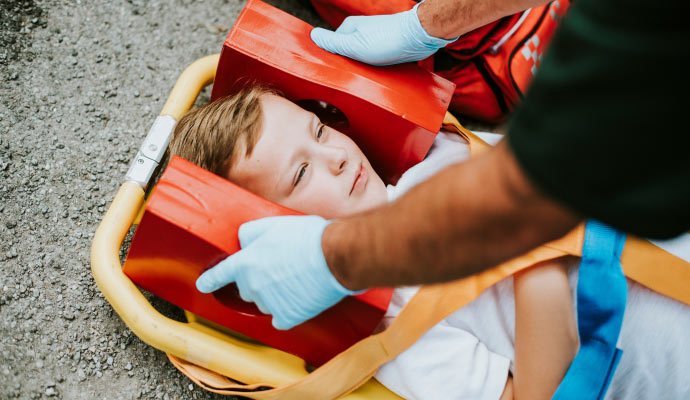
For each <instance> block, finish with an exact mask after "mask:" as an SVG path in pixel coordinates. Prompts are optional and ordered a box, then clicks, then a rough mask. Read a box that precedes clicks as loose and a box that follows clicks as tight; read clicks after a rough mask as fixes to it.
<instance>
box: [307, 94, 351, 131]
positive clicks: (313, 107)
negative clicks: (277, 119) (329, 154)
mask: <svg viewBox="0 0 690 400" xmlns="http://www.w3.org/2000/svg"><path fill="white" fill-rule="evenodd" d="M295 103H296V104H297V105H298V106H300V107H302V108H303V109H305V110H307V111H310V112H313V113H314V114H316V116H317V117H318V118H319V119H320V120H321V122H323V123H324V125H327V126H329V127H331V128H333V129H335V130H338V131H340V132H342V133H347V130H348V129H349V127H350V122H349V121H348V120H347V116H346V115H345V113H343V112H342V111H340V109H339V108H338V107H336V106H334V105H332V104H330V103H327V102H325V101H322V100H313V99H303V100H297V101H296V102H295Z"/></svg>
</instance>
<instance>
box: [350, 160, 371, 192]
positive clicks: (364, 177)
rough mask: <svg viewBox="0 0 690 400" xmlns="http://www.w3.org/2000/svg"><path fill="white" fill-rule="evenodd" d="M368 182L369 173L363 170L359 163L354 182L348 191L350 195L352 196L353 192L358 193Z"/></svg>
mask: <svg viewBox="0 0 690 400" xmlns="http://www.w3.org/2000/svg"><path fill="white" fill-rule="evenodd" d="M368 180H369V173H368V172H367V170H366V169H365V168H364V165H362V163H360V164H359V168H358V170H357V174H356V175H355V181H354V182H353V183H352V189H350V195H352V193H353V192H354V191H355V190H357V191H360V190H361V189H362V188H363V187H364V186H366V184H367V181H368Z"/></svg>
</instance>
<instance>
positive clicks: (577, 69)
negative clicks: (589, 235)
mask: <svg viewBox="0 0 690 400" xmlns="http://www.w3.org/2000/svg"><path fill="white" fill-rule="evenodd" d="M686 4H687V3H686V2H684V1H668V0H656V1H649V0H646V1H640V0H625V1H619V0H613V1H612V0H577V1H575V4H574V5H573V6H572V8H571V10H570V11H569V13H568V14H567V15H566V18H565V21H564V23H563V25H562V26H561V29H560V31H559V32H558V33H557V34H556V36H555V37H554V39H553V42H552V43H551V47H550V48H549V49H548V51H547V52H546V54H545V56H544V59H543V62H542V65H541V69H540V70H539V72H538V73H537V76H536V77H535V79H534V81H533V83H532V86H531V87H530V89H529V92H528V93H527V95H526V97H525V99H524V101H523V103H522V105H521V106H520V107H519V108H518V110H517V111H516V113H515V115H514V116H513V118H512V120H511V122H510V125H509V135H508V143H509V145H510V147H511V148H512V150H513V152H514V154H515V156H516V158H517V160H518V162H519V163H520V165H521V166H522V167H523V169H524V170H525V172H526V174H527V176H528V177H529V178H530V180H531V181H532V182H533V183H534V184H535V185H536V186H537V187H538V188H540V189H541V190H542V191H544V192H545V193H546V194H547V195H549V196H551V197H553V198H555V199H556V200H558V201H560V202H562V203H564V204H565V205H567V206H568V207H570V208H571V209H572V210H574V211H576V212H578V213H580V214H582V215H584V216H586V217H588V218H595V219H598V220H600V221H602V222H604V223H607V224H609V225H612V226H614V227H616V228H618V229H621V230H624V231H627V232H629V233H633V234H636V235H641V236H648V237H670V236H675V235H677V234H680V233H682V232H684V231H688V230H690V101H688V98H689V96H690V83H689V82H690V79H689V78H688V75H689V74H690V64H689V63H690V61H689V60H690V29H689V27H690V22H688V18H690V14H689V13H688V8H689V7H688V6H687V5H686Z"/></svg>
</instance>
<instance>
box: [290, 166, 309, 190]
mask: <svg viewBox="0 0 690 400" xmlns="http://www.w3.org/2000/svg"><path fill="white" fill-rule="evenodd" d="M305 172H307V164H304V165H301V166H300V167H299V170H298V171H297V178H295V184H294V185H292V186H297V184H298V183H299V181H301V180H302V176H304V173H305Z"/></svg>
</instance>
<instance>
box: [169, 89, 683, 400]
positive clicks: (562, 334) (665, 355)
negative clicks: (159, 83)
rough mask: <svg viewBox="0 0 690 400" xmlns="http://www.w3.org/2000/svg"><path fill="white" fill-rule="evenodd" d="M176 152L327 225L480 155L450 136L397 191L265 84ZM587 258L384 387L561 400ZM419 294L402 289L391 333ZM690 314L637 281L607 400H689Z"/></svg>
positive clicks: (411, 361) (563, 262)
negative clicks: (580, 274)
mask: <svg viewBox="0 0 690 400" xmlns="http://www.w3.org/2000/svg"><path fill="white" fill-rule="evenodd" d="M170 150H171V152H172V153H173V154H178V155H179V156H181V157H183V158H185V159H187V160H189V161H191V162H193V163H195V164H197V165H199V166H201V167H203V168H205V169H208V170H210V171H211V172H214V173H216V174H218V175H220V176H222V177H225V178H227V179H229V180H230V181H232V182H234V183H236V184H238V185H240V186H242V187H244V188H246V189H248V190H250V191H252V192H254V193H256V194H258V195H260V196H263V197H264V198H267V199H269V200H272V201H274V202H276V203H279V204H281V205H283V206H286V207H290V208H292V209H294V210H297V211H301V212H304V213H307V214H316V215H320V216H322V217H324V218H326V219H333V218H339V217H344V216H347V215H350V214H353V213H358V212H362V211H366V210H368V209H371V208H374V207H376V206H379V205H381V204H383V203H385V202H389V201H395V199H396V198H398V197H399V196H401V195H402V194H403V193H404V192H405V191H407V190H409V189H411V188H412V187H413V186H415V185H416V184H417V183H419V182H422V181H424V180H425V179H428V178H429V177H430V176H432V175H433V174H435V173H436V172H438V171H440V170H441V169H443V168H444V167H446V166H448V165H450V164H453V163H457V162H460V161H463V160H465V159H467V158H468V157H469V146H468V143H467V142H466V141H465V140H464V139H463V138H461V137H460V136H458V135H456V134H453V133H450V132H445V131H441V132H440V133H439V135H438V136H437V138H436V141H435V142H434V144H433V146H432V148H431V150H430V151H429V154H428V155H427V157H426V158H425V160H424V161H422V162H421V163H419V164H417V165H416V166H414V167H412V168H410V169H409V170H408V171H407V172H406V173H405V174H403V176H402V177H401V178H400V180H399V182H398V183H397V185H395V186H390V185H389V186H388V187H386V185H385V184H384V183H383V181H382V180H381V178H379V176H378V175H377V173H376V171H374V169H373V168H372V166H371V164H370V163H369V161H368V160H367V158H366V156H365V155H364V154H363V153H362V151H361V150H360V149H359V148H358V147H357V145H356V144H355V143H354V142H353V141H352V140H351V139H350V138H349V137H347V136H346V135H344V134H342V133H340V132H339V131H337V130H335V129H332V128H330V127H328V126H326V125H324V124H323V123H322V122H321V121H320V120H319V119H318V118H317V117H316V115H314V114H313V113H311V112H308V111H306V110H304V109H302V108H300V107H299V106H297V105H295V104H294V103H292V102H290V101H288V100H287V99H285V98H283V97H281V96H280V95H278V94H277V93H275V92H273V91H272V90H270V89H267V88H265V87H262V86H258V85H255V86H248V87H246V88H245V89H243V90H242V91H240V92H239V93H237V94H235V95H233V96H230V97H227V98H224V99H221V100H218V101H215V102H213V103H211V104H209V105H207V106H205V107H202V108H200V109H197V110H194V111H192V112H190V113H188V114H187V115H185V116H184V117H183V118H182V119H181V120H180V121H179V123H178V124H177V126H176V127H175V132H174V134H173V138H172V140H171V142H170ZM577 261H578V260H577V259H575V258H574V257H573V258H562V259H559V260H555V261H550V262H547V263H543V264H542V265H539V266H536V267H533V268H530V269H528V270H526V271H523V272H520V273H518V274H516V275H515V276H513V277H509V278H506V279H504V280H502V281H500V282H499V283H497V284H496V285H494V286H492V287H491V288H489V289H488V290H486V291H485V292H484V293H483V294H482V295H481V296H479V297H478V298H477V299H475V300H474V301H473V302H471V303H470V304H468V305H467V306H466V307H463V308H461V309H460V310H458V311H456V312H455V313H453V314H452V315H450V316H449V317H448V318H446V319H445V320H443V321H441V322H440V323H439V324H437V325H436V326H435V327H434V328H432V329H431V330H429V331H428V332H427V333H426V334H425V335H424V336H423V337H422V338H421V339H420V340H419V341H418V342H417V343H416V344H415V345H413V346H412V347H411V348H409V349H408V350H407V351H406V352H404V353H402V354H401V355H400V356H399V357H397V358H396V359H395V360H393V361H391V362H389V363H387V364H385V365H383V366H382V367H381V368H380V370H379V371H378V372H377V374H376V378H377V379H378V380H379V381H380V382H381V383H383V384H384V385H385V386H387V387H388V388H389V389H390V390H392V391H393V392H395V393H397V394H399V395H400V396H402V397H404V398H407V399H460V398H463V399H464V398H468V399H470V398H471V399H499V398H500V399H504V398H506V399H510V398H526V399H540V398H544V399H546V398H550V397H551V396H552V395H553V393H554V391H555V390H556V388H557V387H558V384H559V383H560V381H561V379H562V378H563V376H564V375H565V373H566V371H567V369H568V367H569V365H570V362H571V361H572V359H573V358H574V356H575V354H576V353H577V349H578V345H579V344H578V336H577V326H576V322H575V321H576V319H575V313H576V310H575V308H574V304H575V302H574V298H573V297H574V295H575V287H576V284H577V273H578V269H577ZM416 290H417V288H416V287H404V288H398V289H396V290H395V291H394V294H393V299H392V301H391V304H390V306H389V309H388V311H387V313H386V316H385V317H384V320H383V322H382V325H383V326H382V328H385V327H386V326H388V325H389V324H390V323H391V322H392V320H393V319H394V318H395V316H396V315H397V314H398V313H399V312H400V310H401V309H402V307H403V306H404V305H405V303H406V302H407V301H409V300H410V299H411V298H412V296H413V295H414V293H415V292H416ZM688 331H690V308H689V307H687V306H685V305H683V304H682V303H680V302H677V301H675V300H672V299H669V298H667V297H664V296H662V295H659V294H657V293H655V292H653V291H651V290H648V289H647V288H645V287H643V286H641V285H638V284H636V283H634V282H632V281H630V280H628V298H627V307H626V312H625V317H624V321H623V327H622V330H621V334H620V338H619V343H618V347H619V348H621V349H623V351H624V353H623V356H622V359H621V361H620V364H619V366H618V369H617V371H616V373H615V375H614V378H613V381H612V383H611V386H610V387H609V390H608V393H607V395H606V398H607V399H640V398H644V399H646V398H654V399H656V398H668V399H672V398H673V399H675V398H678V399H680V398H690V383H689V382H690V381H688V380H687V379H686V378H687V371H688V370H690V341H687V340H686V337H687V332H688Z"/></svg>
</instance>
